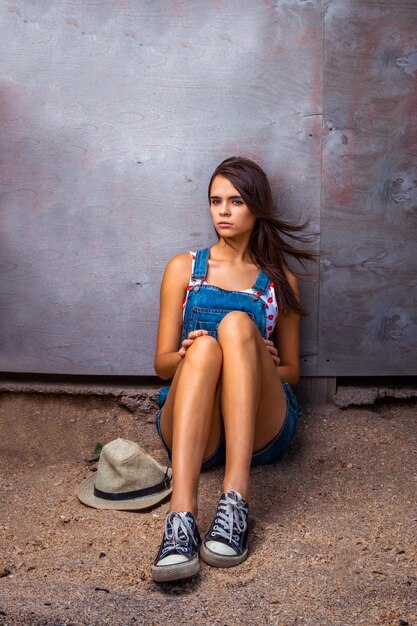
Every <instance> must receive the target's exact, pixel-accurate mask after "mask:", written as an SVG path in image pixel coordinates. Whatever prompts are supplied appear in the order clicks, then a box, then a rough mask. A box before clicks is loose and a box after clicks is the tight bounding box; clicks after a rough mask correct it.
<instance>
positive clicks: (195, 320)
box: [182, 248, 270, 339]
mask: <svg viewBox="0 0 417 626" xmlns="http://www.w3.org/2000/svg"><path fill="white" fill-rule="evenodd" d="M209 254H210V248H205V249H204V250H199V251H198V252H197V255H196V259H195V263H194V271H193V273H192V278H193V279H194V280H205V278H206V276H207V269H208V259H209ZM269 282H270V280H269V278H268V276H266V274H264V273H263V272H259V274H258V276H257V279H256V281H255V284H254V285H253V287H252V289H253V290H254V291H255V292H256V293H253V294H252V293H246V292H244V291H226V290H225V289H220V287H215V286H214V285H206V284H202V285H199V284H197V285H196V286H195V287H193V289H191V290H190V291H189V292H188V298H187V304H186V307H185V312H184V325H183V332H182V339H186V338H187V337H188V334H189V333H190V332H191V331H193V330H199V329H203V330H207V331H208V334H209V335H211V336H212V337H214V338H215V339H217V329H218V327H219V324H220V322H221V321H222V319H223V318H224V317H225V315H227V314H228V313H230V312H231V311H243V312H245V313H247V314H248V315H249V317H250V318H251V319H252V320H253V321H254V322H255V324H256V326H257V327H258V328H259V332H260V333H261V335H262V337H264V339H266V337H267V335H266V311H265V302H264V301H263V300H262V299H261V298H260V297H259V296H261V295H263V294H265V293H266V291H267V289H268V287H269Z"/></svg>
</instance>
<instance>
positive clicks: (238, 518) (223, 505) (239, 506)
mask: <svg viewBox="0 0 417 626" xmlns="http://www.w3.org/2000/svg"><path fill="white" fill-rule="evenodd" d="M229 493H230V494H232V495H229ZM247 514H248V512H247V508H246V506H245V504H244V502H243V501H242V499H241V498H240V496H239V495H238V494H237V493H236V492H235V491H230V492H228V493H226V494H225V495H224V496H223V497H222V499H221V500H220V502H219V506H218V508H217V515H216V521H215V525H214V527H213V530H214V531H215V532H216V534H217V535H218V536H219V537H223V539H226V540H227V541H228V542H229V543H232V542H234V543H237V542H238V541H239V535H241V534H242V533H244V532H245V530H246V529H247V527H248V524H247V521H246V520H247ZM233 531H237V532H238V533H239V534H237V535H233Z"/></svg>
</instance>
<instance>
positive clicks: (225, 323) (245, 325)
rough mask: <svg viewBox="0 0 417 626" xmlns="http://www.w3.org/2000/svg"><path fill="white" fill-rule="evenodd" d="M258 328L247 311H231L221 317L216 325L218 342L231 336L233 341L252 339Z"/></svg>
mask: <svg viewBox="0 0 417 626" xmlns="http://www.w3.org/2000/svg"><path fill="white" fill-rule="evenodd" d="M257 333H258V329H257V327H256V325H255V323H254V322H253V321H252V319H251V318H250V317H249V315H248V314H247V313H244V312H243V311H231V312H230V313H228V314H227V315H225V317H224V318H223V319H222V321H221V322H220V324H219V327H218V336H219V341H220V343H221V342H222V341H223V340H227V339H228V338H232V339H234V340H235V341H236V340H237V339H240V340H250V339H254V338H255V336H256V334H257Z"/></svg>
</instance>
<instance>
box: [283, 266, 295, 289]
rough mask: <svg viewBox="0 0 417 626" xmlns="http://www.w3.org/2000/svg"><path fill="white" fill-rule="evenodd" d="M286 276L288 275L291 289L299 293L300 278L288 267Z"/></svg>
mask: <svg viewBox="0 0 417 626" xmlns="http://www.w3.org/2000/svg"><path fill="white" fill-rule="evenodd" d="M285 276H286V277H287V280H288V282H289V284H290V287H291V289H292V290H293V291H294V293H297V294H298V280H297V277H296V275H295V274H293V273H292V271H291V270H290V269H288V268H286V269H285Z"/></svg>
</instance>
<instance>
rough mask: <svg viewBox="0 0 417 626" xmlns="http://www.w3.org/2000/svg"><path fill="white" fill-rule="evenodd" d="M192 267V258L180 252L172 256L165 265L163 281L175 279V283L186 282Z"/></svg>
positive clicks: (186, 253) (187, 253) (188, 254)
mask: <svg viewBox="0 0 417 626" xmlns="http://www.w3.org/2000/svg"><path fill="white" fill-rule="evenodd" d="M191 267H192V257H191V254H190V253H189V252H181V253H180V254H176V255H175V256H173V257H172V258H171V259H170V260H169V261H168V263H167V266H166V269H165V279H167V278H168V280H170V279H175V280H176V281H180V282H183V281H186V282H188V279H189V277H190V273H191Z"/></svg>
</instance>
